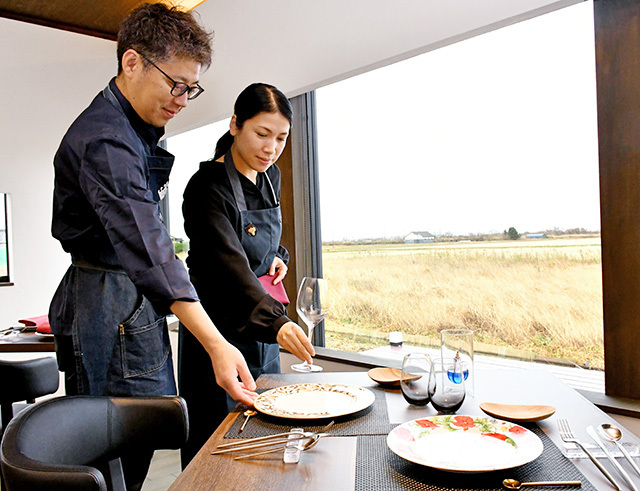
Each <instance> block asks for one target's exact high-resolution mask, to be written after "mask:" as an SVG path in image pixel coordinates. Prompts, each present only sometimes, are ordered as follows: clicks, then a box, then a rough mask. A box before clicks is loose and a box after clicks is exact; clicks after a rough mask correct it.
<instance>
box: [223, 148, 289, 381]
mask: <svg viewBox="0 0 640 491" xmlns="http://www.w3.org/2000/svg"><path fill="white" fill-rule="evenodd" d="M224 165H225V168H226V171H227V175H228V176H229V181H230V182H231V189H232V190H233V196H234V199H235V201H236V206H237V208H238V210H239V211H240V217H241V223H242V232H241V234H240V243H241V244H242V248H243V249H244V252H245V254H246V256H247V259H248V260H249V266H250V267H251V270H252V271H253V273H254V274H255V275H256V277H258V276H262V275H265V274H267V273H268V272H269V268H270V267H271V264H272V263H273V260H274V258H275V257H276V252H277V251H278V247H279V245H280V237H281V235H282V212H281V210H280V203H279V202H278V198H277V196H276V194H275V192H274V190H273V186H272V185H271V181H270V180H269V176H268V175H267V173H266V172H265V173H264V174H263V175H264V177H265V179H266V181H267V185H268V187H269V190H270V191H271V195H272V197H273V202H274V203H275V206H274V207H273V208H265V209H262V210H247V204H246V201H245V197H244V192H243V191H242V184H241V183H240V177H239V176H238V171H237V170H236V167H235V165H234V163H233V157H232V156H231V151H229V152H227V153H226V155H225V156H224ZM231 342H232V343H233V344H234V345H235V346H236V347H237V348H238V349H239V350H240V351H241V352H242V354H243V355H244V356H245V359H246V360H247V365H249V369H250V370H251V373H252V375H253V376H254V377H256V378H257V377H258V376H259V375H260V374H262V373H280V348H279V346H278V345H277V344H275V343H274V344H268V343H262V342H260V341H255V340H251V339H246V340H244V341H241V340H238V339H233V340H231Z"/></svg>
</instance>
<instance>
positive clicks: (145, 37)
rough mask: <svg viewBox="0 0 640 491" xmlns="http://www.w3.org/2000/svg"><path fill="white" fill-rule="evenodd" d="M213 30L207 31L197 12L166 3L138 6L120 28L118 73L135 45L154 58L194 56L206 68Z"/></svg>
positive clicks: (165, 59) (188, 57)
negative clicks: (124, 58) (198, 19)
mask: <svg viewBox="0 0 640 491" xmlns="http://www.w3.org/2000/svg"><path fill="white" fill-rule="evenodd" d="M212 39H213V32H208V31H206V30H205V29H204V28H203V27H202V26H200V24H199V23H198V22H197V21H196V19H195V18H194V16H193V14H192V13H190V12H184V11H182V10H179V9H178V8H176V7H167V6H166V5H164V4H162V3H145V4H142V5H140V6H139V7H136V8H135V9H134V10H132V11H131V13H129V15H128V16H127V17H126V18H125V19H124V20H123V21H122V22H121V24H120V30H119V31H118V49H117V55H118V73H120V72H121V71H122V55H123V54H124V53H125V51H127V50H128V49H134V50H136V51H137V52H138V53H140V54H143V55H145V56H146V57H148V58H149V59H151V60H152V61H160V62H162V61H167V60H168V59H170V58H172V57H178V58H185V59H187V60H193V61H196V62H198V63H200V64H201V65H202V68H203V69H204V70H206V69H207V68H209V66H210V65H211V54H212V50H211V41H212Z"/></svg>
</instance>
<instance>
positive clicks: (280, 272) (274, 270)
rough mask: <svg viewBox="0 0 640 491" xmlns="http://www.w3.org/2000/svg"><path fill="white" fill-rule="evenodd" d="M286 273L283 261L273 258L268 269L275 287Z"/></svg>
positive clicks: (286, 268) (286, 269)
mask: <svg viewBox="0 0 640 491" xmlns="http://www.w3.org/2000/svg"><path fill="white" fill-rule="evenodd" d="M287 271H289V268H288V267H287V265H286V264H285V263H284V261H283V260H282V259H280V258H279V257H278V256H276V257H274V258H273V262H272V263H271V267H270V268H269V276H274V275H275V278H274V279H273V284H274V285H277V284H278V283H280V282H281V281H282V280H284V277H285V276H287ZM283 348H284V346H283Z"/></svg>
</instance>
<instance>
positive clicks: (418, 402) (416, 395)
mask: <svg viewBox="0 0 640 491" xmlns="http://www.w3.org/2000/svg"><path fill="white" fill-rule="evenodd" d="M430 376H431V357H430V356H429V355H428V354H427V353H409V354H407V355H405V357H404V359H403V360H402V371H401V373H400V390H401V391H402V396H403V397H404V398H405V400H406V401H407V402H408V403H409V404H411V405H412V406H426V405H427V404H428V403H429V377H430Z"/></svg>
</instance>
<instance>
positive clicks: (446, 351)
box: [440, 329, 475, 396]
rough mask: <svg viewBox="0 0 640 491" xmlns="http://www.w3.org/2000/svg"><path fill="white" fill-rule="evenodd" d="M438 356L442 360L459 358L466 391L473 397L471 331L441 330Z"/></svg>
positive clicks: (473, 377)
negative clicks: (463, 371)
mask: <svg viewBox="0 0 640 491" xmlns="http://www.w3.org/2000/svg"><path fill="white" fill-rule="evenodd" d="M440 355H441V356H442V358H455V357H456V356H459V357H460V360H461V362H462V365H463V369H464V370H465V380H466V383H465V385H466V390H467V393H468V394H469V395H470V396H473V395H474V392H475V390H474V389H475V370H474V366H473V331H472V330H471V329H443V330H442V331H440Z"/></svg>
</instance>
